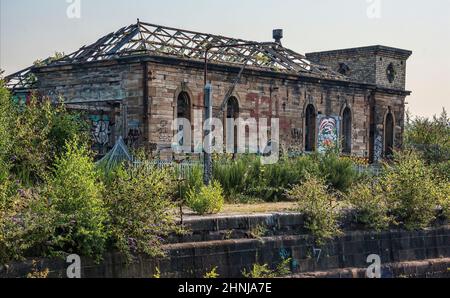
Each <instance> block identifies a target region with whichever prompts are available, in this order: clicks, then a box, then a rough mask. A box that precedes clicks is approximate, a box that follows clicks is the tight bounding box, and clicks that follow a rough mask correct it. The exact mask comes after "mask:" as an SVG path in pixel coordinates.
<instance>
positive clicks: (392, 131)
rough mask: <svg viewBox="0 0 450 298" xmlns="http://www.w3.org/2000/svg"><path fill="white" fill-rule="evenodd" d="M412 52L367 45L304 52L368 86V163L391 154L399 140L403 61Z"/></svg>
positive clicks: (402, 118) (403, 77) (402, 124)
mask: <svg viewBox="0 0 450 298" xmlns="http://www.w3.org/2000/svg"><path fill="white" fill-rule="evenodd" d="M411 54H412V52H411V51H408V50H402V49H397V48H392V47H386V46H380V45H378V46H370V47H362V48H351V49H343V50H333V51H325V52H315V53H308V54H306V57H307V58H308V59H309V60H310V61H312V62H315V63H318V64H322V65H325V66H328V67H330V68H331V69H333V70H335V71H337V72H339V73H341V74H343V75H345V76H348V77H349V78H350V79H351V80H352V81H355V82H359V83H365V84H368V85H372V91H371V92H370V93H369V94H368V95H367V101H368V107H369V120H368V121H369V126H370V129H369V130H370V136H369V158H370V160H371V161H372V162H376V161H378V160H380V159H381V158H382V157H383V156H388V155H390V154H392V151H393V149H395V148H400V147H401V146H402V140H403V130H404V114H405V99H406V97H407V96H408V95H410V94H411V92H410V91H407V90H406V61H407V60H408V58H409V57H410V56H411Z"/></svg>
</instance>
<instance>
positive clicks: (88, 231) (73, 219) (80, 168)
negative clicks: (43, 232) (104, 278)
mask: <svg viewBox="0 0 450 298" xmlns="http://www.w3.org/2000/svg"><path fill="white" fill-rule="evenodd" d="M46 184H47V189H46V192H45V195H46V197H47V198H48V207H47V210H45V212H48V213H49V214H52V215H53V216H52V225H53V227H54V229H55V233H53V234H52V235H51V239H50V240H49V243H50V247H51V250H52V251H56V252H58V251H64V252H73V253H78V254H80V255H84V256H90V257H95V258H97V259H99V258H100V257H101V255H102V253H103V252H104V250H105V246H106V241H107V238H108V233H107V230H106V227H105V222H106V220H107V210H106V208H105V206H104V203H103V200H102V195H103V189H104V186H103V184H102V183H101V182H100V181H99V175H98V173H97V171H96V169H95V165H94V162H93V160H92V158H91V157H90V156H89V152H88V151H87V150H86V149H85V147H84V146H82V145H80V144H79V143H78V141H77V140H72V141H68V142H67V144H66V150H65V153H64V154H62V156H61V157H57V158H56V162H55V168H54V171H53V173H52V174H51V175H50V176H49V177H48V178H46Z"/></svg>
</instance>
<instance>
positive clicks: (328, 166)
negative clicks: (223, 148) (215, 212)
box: [214, 151, 359, 202]
mask: <svg viewBox="0 0 450 298" xmlns="http://www.w3.org/2000/svg"><path fill="white" fill-rule="evenodd" d="M307 175H309V176H316V177H320V178H322V179H324V180H325V183H326V184H327V185H329V186H330V187H332V188H333V189H335V190H338V191H342V192H346V191H348V189H349V188H350V187H351V185H352V184H353V183H355V181H357V180H358V179H359V175H358V173H357V171H356V169H355V165H354V163H353V162H352V161H351V160H349V159H342V158H339V156H338V155H337V154H336V153H335V152H333V151H330V152H328V153H327V154H325V155H318V154H315V155H305V156H300V157H296V158H288V157H281V159H280V160H279V161H278V162H277V163H276V164H272V165H263V164H261V161H260V158H259V157H257V156H254V155H253V156H252V155H244V156H241V157H239V158H237V159H235V160H233V159H231V158H223V157H222V158H218V159H215V160H214V179H216V180H218V181H219V182H220V183H221V185H222V186H223V187H224V189H225V196H226V198H227V200H228V201H229V202H248V201H254V200H262V201H266V202H277V201H282V200H287V199H288V197H287V196H286V192H287V191H288V190H290V189H291V188H292V187H293V186H294V185H297V184H299V183H302V182H303V181H305V180H306V177H307Z"/></svg>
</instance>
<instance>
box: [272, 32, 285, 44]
mask: <svg viewBox="0 0 450 298" xmlns="http://www.w3.org/2000/svg"><path fill="white" fill-rule="evenodd" d="M273 39H275V42H276V43H278V44H280V45H281V40H282V39H283V29H274V30H273Z"/></svg>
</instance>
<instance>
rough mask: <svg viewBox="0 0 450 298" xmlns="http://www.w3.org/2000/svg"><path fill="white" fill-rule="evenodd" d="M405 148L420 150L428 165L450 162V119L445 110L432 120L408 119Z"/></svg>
mask: <svg viewBox="0 0 450 298" xmlns="http://www.w3.org/2000/svg"><path fill="white" fill-rule="evenodd" d="M404 138H405V146H406V147H407V148H414V149H416V150H418V151H419V152H420V153H421V155H422V156H423V157H424V159H425V161H426V162H427V163H442V162H448V161H449V156H450V118H449V116H448V114H447V111H446V110H445V109H443V110H442V113H441V115H440V116H439V117H438V116H433V118H432V119H427V118H420V117H416V118H414V119H411V117H409V115H408V117H407V121H406V125H405V136H404Z"/></svg>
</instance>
